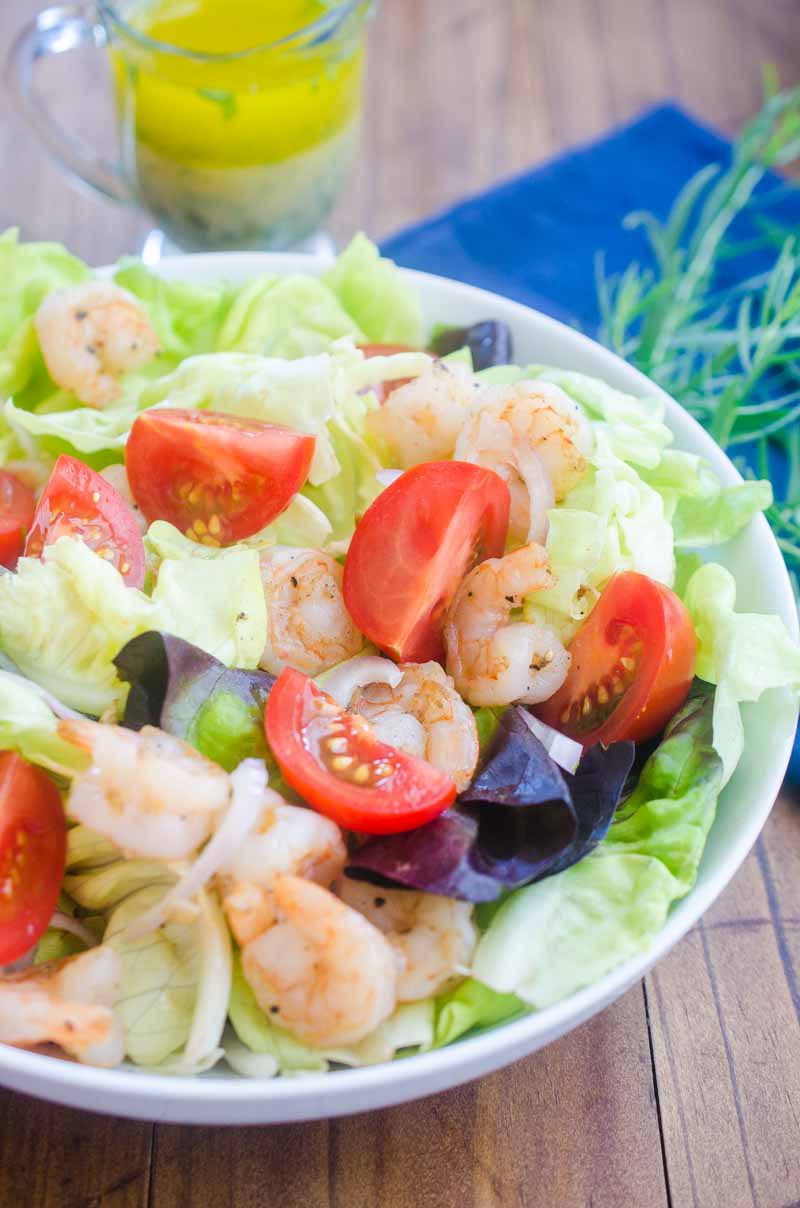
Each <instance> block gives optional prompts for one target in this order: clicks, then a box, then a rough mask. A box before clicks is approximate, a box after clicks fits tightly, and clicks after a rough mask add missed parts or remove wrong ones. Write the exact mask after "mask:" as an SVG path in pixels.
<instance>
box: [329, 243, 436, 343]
mask: <svg viewBox="0 0 800 1208" xmlns="http://www.w3.org/2000/svg"><path fill="white" fill-rule="evenodd" d="M322 280H323V281H324V282H325V284H326V285H328V286H329V287H330V289H331V290H332V291H333V293H334V294H335V295H336V297H337V298H338V300H339V302H340V303H341V304H342V306H343V307H344V309H345V310H346V311H347V313H348V314H349V315H351V316H352V318H353V319H354V320H355V322H356V323H357V324H358V325H359V327H360V328H361V331H362V332H363V334H364V337H365V339H367V340H368V341H370V342H372V343H376V344H410V345H411V346H412V347H419V346H420V345H421V344H422V315H421V311H420V304H419V299H418V297H417V293H416V290H415V289H414V288H413V286H411V285H409V284H408V283H407V282H406V281H404V280H403V277H402V275H401V273H400V270H399V269H398V268H397V266H396V265H395V264H394V263H393V262H392V261H391V260H385V259H383V257H382V256H381V255H380V253H379V251H378V249H377V248H376V247H375V245H374V243H371V242H370V240H369V239H367V237H366V235H362V234H358V235H356V236H355V237H354V238H353V239H352V241H351V242H350V244H349V245H348V246H347V247H346V248H345V250H344V251H343V252H342V253H341V255H340V256H339V257H338V258H337V260H336V263H335V264H334V265H333V267H332V268H331V269H330V270H329V271H328V272H327V273H325V275H324V276H323V278H322Z"/></svg>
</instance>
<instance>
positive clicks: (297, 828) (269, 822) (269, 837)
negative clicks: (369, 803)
mask: <svg viewBox="0 0 800 1208" xmlns="http://www.w3.org/2000/svg"><path fill="white" fill-rule="evenodd" d="M346 859H347V849H346V848H345V845H344V839H343V838H342V833H341V831H340V830H339V827H338V826H337V825H336V824H335V823H334V822H331V821H330V819H328V818H326V817H324V816H323V815H322V814H318V813H317V812H316V811H315V810H309V809H304V808H302V807H301V806H297V805H288V804H287V803H286V802H285V801H284V800H283V798H282V797H281V796H280V795H279V794H278V793H276V792H274V790H273V789H267V790H266V793H265V797H264V806H263V809H262V813H261V817H260V818H259V820H258V822H257V823H256V825H255V827H254V828H253V830H252V832H251V833H250V835H249V836H248V838H247V842H246V843H243V844H242V845H241V847H239V848H238V850H237V851H236V852H235V853H234V854H233V855H232V856H231V857H230V858H229V859H228V860H227V861H226V862H225V863H224V864H223V865H222V866H221V867H220V869H219V871H218V873H217V878H216V880H217V886H218V888H219V891H220V898H221V901H222V906H223V909H224V911H225V914H226V916H227V919H228V922H229V924H230V928H231V931H232V932H233V934H234V936H235V937H236V941H237V943H239V944H246V943H247V942H248V941H249V940H252V939H255V938H256V936H258V935H261V933H262V932H264V931H266V930H267V928H268V927H269V926H271V924H272V923H273V921H274V917H275V908H274V904H273V900H272V885H273V882H274V881H275V878H276V877H278V876H280V875H285V874H289V875H291V876H296V877H305V878H306V879H308V880H310V881H315V882H316V883H317V884H318V885H324V886H328V885H332V884H333V882H334V881H335V880H336V878H337V877H339V876H340V875H341V873H342V869H343V868H344V865H345V860H346Z"/></svg>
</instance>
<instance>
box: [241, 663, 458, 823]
mask: <svg viewBox="0 0 800 1208" xmlns="http://www.w3.org/2000/svg"><path fill="white" fill-rule="evenodd" d="M264 728H265V731H266V735H267V742H268V743H269V745H270V747H271V749H272V753H273V754H274V756H275V758H276V759H277V761H278V764H279V765H280V769H281V771H282V772H283V775H284V777H285V778H286V780H287V781H288V783H289V784H290V785H291V786H292V788H293V789H295V790H296V791H297V792H298V793H299V794H300V796H301V797H302V798H303V800H304V801H307V802H308V804H309V805H312V806H313V807H314V809H316V810H318V811H319V813H321V814H325V816H326V817H328V818H331V819H332V820H333V821H334V822H336V823H337V824H338V825H339V826H342V827H344V828H345V830H356V831H363V832H364V833H366V834H368V835H390V834H395V833H396V832H398V831H406V830H412V829H413V828H414V827H417V826H422V824H423V823H424V822H430V820H431V819H432V818H435V817H436V816H437V815H438V814H441V812H442V810H444V809H446V808H447V806H448V805H450V803H451V802H452V801H453V800H454V799H455V795H456V786H455V785H454V783H453V781H452V780H451V779H450V777H449V776H445V774H444V772H440V771H439V770H438V769H437V768H434V767H433V766H432V765H431V764H429V763H426V762H425V761H424V760H422V759H416V758H415V757H414V756H413V755H405V754H404V753H403V752H402V751H398V750H396V749H395V747H390V746H387V744H386V743H384V742H379V741H378V739H377V738H376V737H375V735H374V733H373V732H372V727H371V726H370V725H369V723H368V722H367V721H365V719H364V718H363V717H358V716H357V715H356V714H355V713H346V712H345V711H344V710H343V709H342V708H341V706H340V705H338V704H337V703H336V701H335V700H334V699H333V698H332V697H330V696H328V695H327V693H325V692H323V691H322V690H321V689H320V688H318V687H317V685H316V684H315V683H314V681H313V680H311V679H309V678H308V676H305V675H303V674H302V673H301V672H300V671H294V670H293V669H292V668H290V667H287V668H285V669H284V670H283V671H282V672H281V674H280V675H279V676H278V679H277V680H276V681H275V683H274V684H273V686H272V689H271V691H270V694H269V697H268V698H267V706H266V710H265V713H264Z"/></svg>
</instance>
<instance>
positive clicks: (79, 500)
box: [25, 453, 145, 587]
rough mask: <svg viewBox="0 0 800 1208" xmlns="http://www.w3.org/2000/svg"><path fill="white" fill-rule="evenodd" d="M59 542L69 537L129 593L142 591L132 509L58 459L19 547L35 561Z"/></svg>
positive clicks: (90, 475)
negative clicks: (108, 567) (112, 570)
mask: <svg viewBox="0 0 800 1208" xmlns="http://www.w3.org/2000/svg"><path fill="white" fill-rule="evenodd" d="M59 537H75V538H77V540H78V541H82V542H83V543H84V544H85V545H88V546H89V548H90V549H93V550H94V551H95V553H98V554H100V555H101V557H103V558H106V559H107V560H108V561H109V562H110V563H111V564H112V566H115V567H116V568H117V570H118V571H119V573H120V574H121V575H122V577H123V579H124V580H125V582H126V583H127V584H128V586H129V587H143V586H144V571H145V564H144V546H143V544H142V534H141V533H140V532H139V525H138V524H137V522H136V516H135V515H134V512H133V509H132V508H131V507H129V506H128V504H127V503H126V502H125V500H124V499H123V498H122V496H121V495H120V493H119V491H117V490H116V489H115V488H114V487H112V485H111V483H110V482H107V481H106V479H105V478H103V477H102V476H101V475H100V474H96V473H95V472H94V470H93V469H91V467H90V466H87V465H85V464H84V463H83V462H82V461H78V460H77V459H76V458H74V457H68V456H67V455H66V454H65V453H62V454H61V456H60V457H59V459H58V461H57V462H56V464H55V466H54V467H53V472H52V474H51V475H50V478H49V479H48V482H47V486H46V487H45V488H44V491H43V492H42V495H41V498H40V499H39V503H38V505H37V507H36V514H35V515H34V517H33V524H32V525H31V531H30V533H29V534H28V540H27V541H26V542H25V557H26V558H39V557H41V554H42V550H43V549H44V547H45V546H46V545H52V544H53V542H54V541H57V540H58V538H59Z"/></svg>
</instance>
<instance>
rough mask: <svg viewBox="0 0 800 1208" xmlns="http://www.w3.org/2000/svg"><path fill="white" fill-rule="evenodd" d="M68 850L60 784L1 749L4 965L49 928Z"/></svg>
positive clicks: (0, 961) (0, 938) (0, 944)
mask: <svg viewBox="0 0 800 1208" xmlns="http://www.w3.org/2000/svg"><path fill="white" fill-rule="evenodd" d="M66 854H67V828H66V825H65V822H64V810H63V808H62V805H61V797H60V796H59V792H58V789H57V788H56V786H55V785H54V784H53V782H52V780H50V779H49V778H48V777H47V776H46V775H45V774H44V772H42V771H40V770H39V769H38V768H35V767H33V766H32V765H31V764H29V763H28V762H27V761H26V760H24V759H23V758H22V757H21V756H20V755H18V754H17V753H16V751H2V752H0V965H6V964H10V962H11V961H15V960H17V958H18V957H20V956H23V955H24V954H25V953H26V952H27V951H28V949H29V948H31V947H32V946H33V945H34V944H35V943H36V941H37V940H38V939H39V937H40V936H41V935H42V934H43V933H44V932H45V930H46V929H47V924H48V923H49V921H50V918H51V916H52V914H53V911H54V910H55V908H56V902H57V901H58V895H59V893H60V892H61V882H62V879H63V877H64V863H65V860H66Z"/></svg>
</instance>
